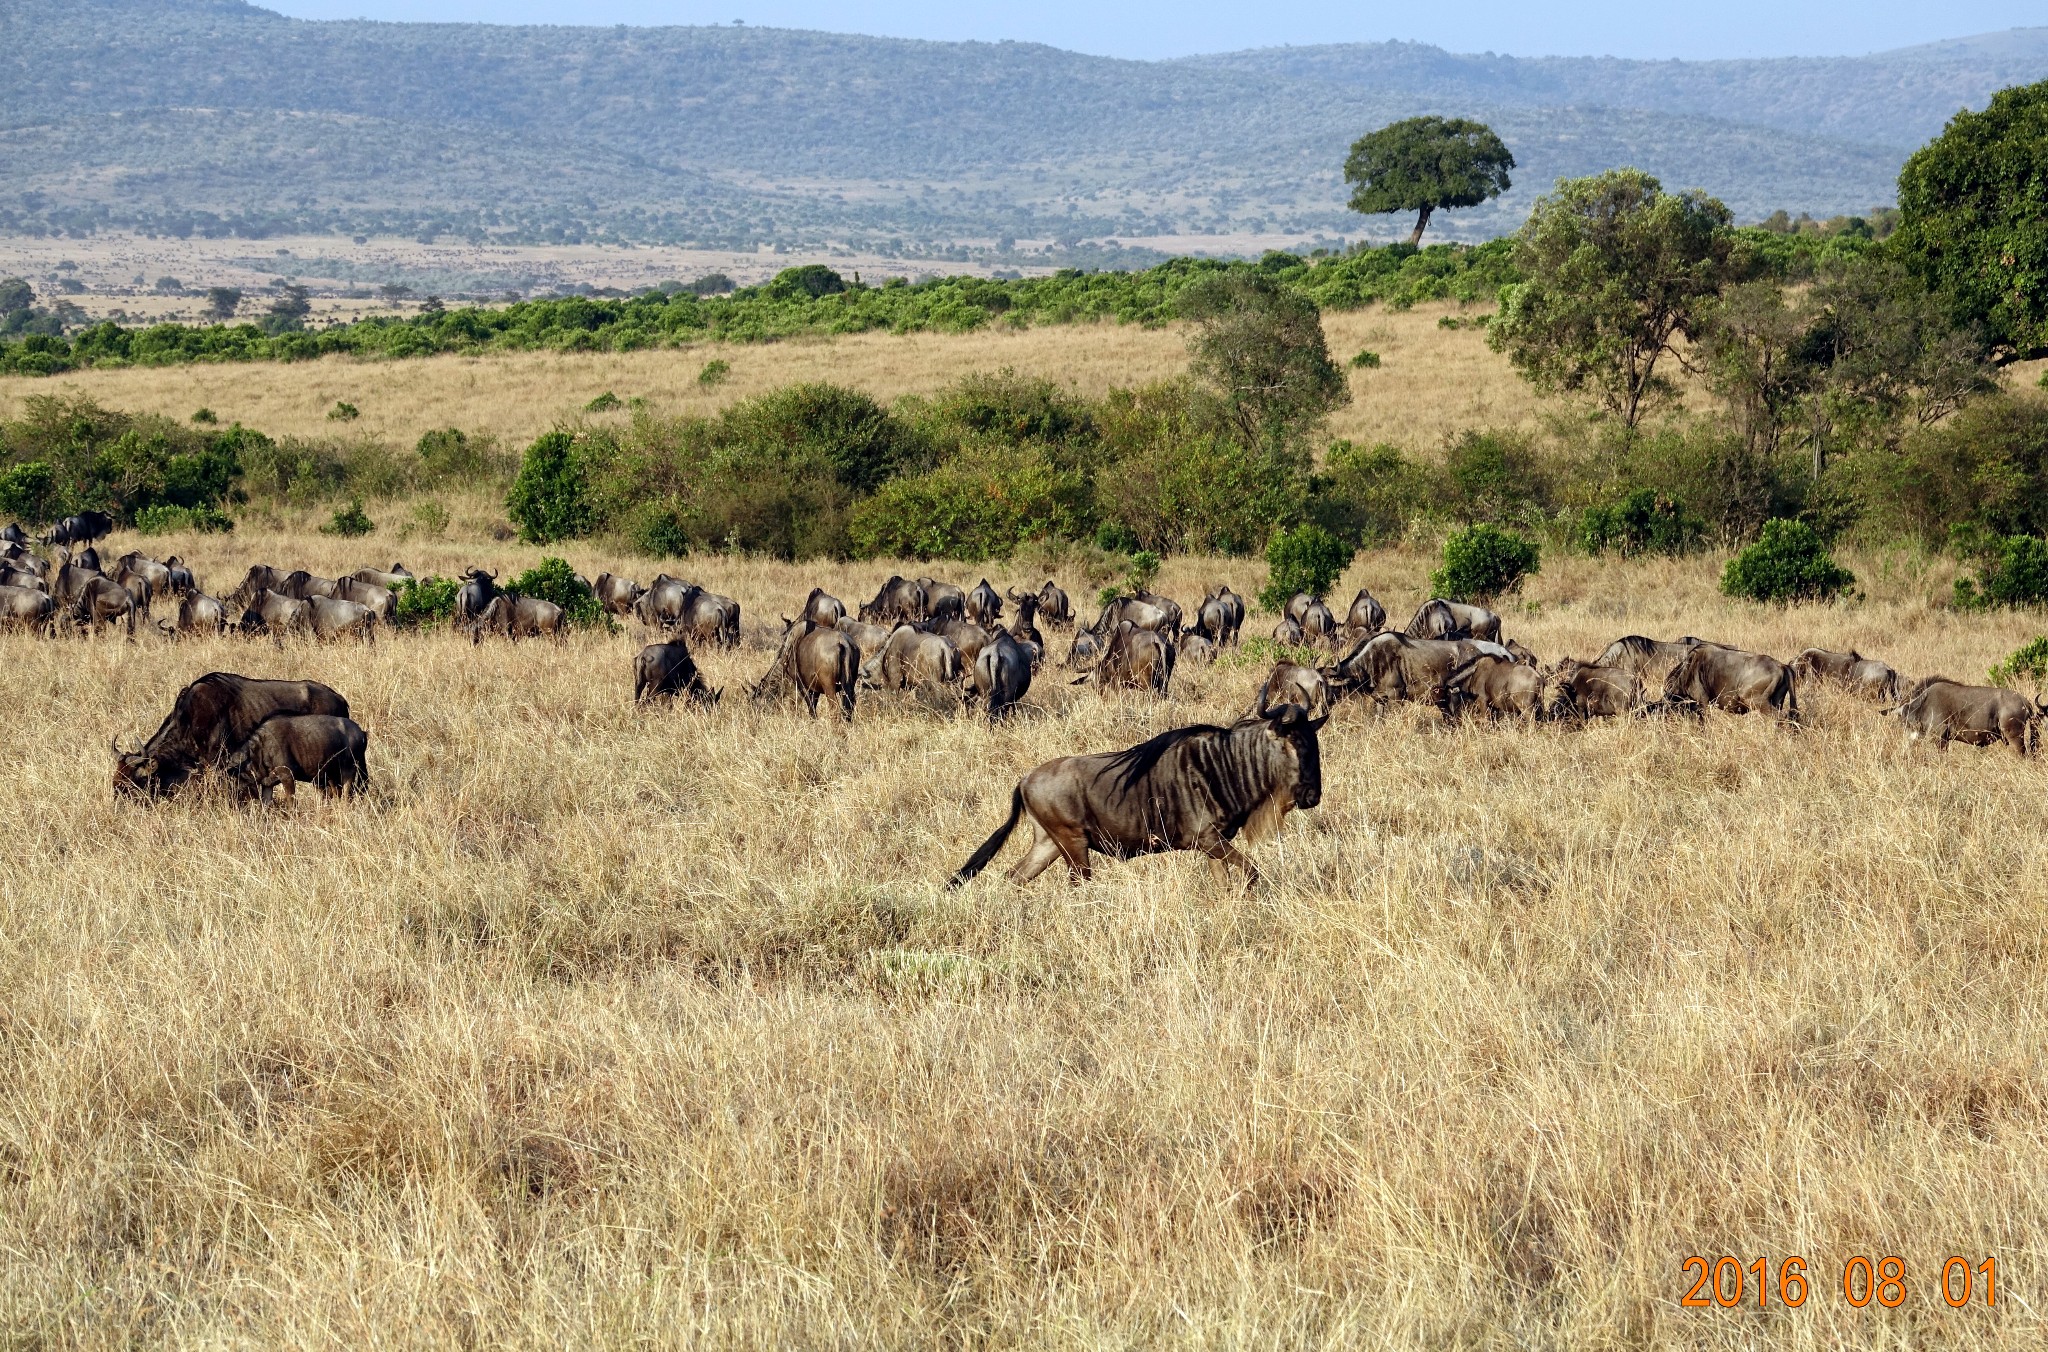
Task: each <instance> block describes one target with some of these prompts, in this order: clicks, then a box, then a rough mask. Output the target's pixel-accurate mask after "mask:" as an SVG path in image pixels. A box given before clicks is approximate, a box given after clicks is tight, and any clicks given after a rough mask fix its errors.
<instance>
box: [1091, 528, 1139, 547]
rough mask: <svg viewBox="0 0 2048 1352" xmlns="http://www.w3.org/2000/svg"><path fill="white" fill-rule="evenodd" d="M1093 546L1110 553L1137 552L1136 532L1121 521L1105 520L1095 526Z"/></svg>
mask: <svg viewBox="0 0 2048 1352" xmlns="http://www.w3.org/2000/svg"><path fill="white" fill-rule="evenodd" d="M1095 547H1096V548H1097V549H1104V550H1108V551H1109V552H1110V553H1112V554H1135V553H1137V552H1138V534H1137V532H1136V531H1134V530H1132V529H1131V528H1130V527H1129V526H1126V525H1125V524H1124V523H1123V522H1121V521H1105V522H1103V523H1102V524H1101V525H1099V526H1097V527H1096V528H1095Z"/></svg>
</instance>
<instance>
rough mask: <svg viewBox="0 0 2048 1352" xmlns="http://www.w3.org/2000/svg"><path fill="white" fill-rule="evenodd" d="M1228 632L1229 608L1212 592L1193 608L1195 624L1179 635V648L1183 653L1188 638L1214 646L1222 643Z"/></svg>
mask: <svg viewBox="0 0 2048 1352" xmlns="http://www.w3.org/2000/svg"><path fill="white" fill-rule="evenodd" d="M1229 632H1230V606H1229V605H1228V604H1227V603H1226V602H1225V601H1224V600H1223V598H1222V597H1220V596H1217V595H1216V594H1215V593H1214V592H1211V593H1210V594H1209V595H1207V596H1204V597H1203V598H1202V603H1201V604H1200V605H1198V606H1196V607H1195V622H1194V624H1193V625H1192V626H1190V627H1189V628H1188V629H1187V630H1186V632H1184V633H1183V634H1182V635H1181V647H1182V650H1183V651H1185V650H1186V647H1187V641H1188V640H1189V639H1190V638H1200V639H1201V640H1202V641H1203V642H1205V643H1208V644H1211V645H1215V644H1219V643H1222V642H1223V641H1224V640H1223V636H1224V635H1225V634H1228V633H1229Z"/></svg>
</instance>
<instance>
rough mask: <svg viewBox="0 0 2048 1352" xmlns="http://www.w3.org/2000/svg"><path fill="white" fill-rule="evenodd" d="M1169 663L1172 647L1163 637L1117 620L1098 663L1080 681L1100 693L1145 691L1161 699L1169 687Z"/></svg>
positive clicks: (1171, 665) (1172, 654)
mask: <svg viewBox="0 0 2048 1352" xmlns="http://www.w3.org/2000/svg"><path fill="white" fill-rule="evenodd" d="M1173 659H1174V647H1173V644H1171V643H1169V642H1168V641H1167V639H1166V637H1165V636H1164V635H1162V634H1158V633H1155V632H1153V631H1152V630H1150V629H1140V628H1139V627H1138V626H1137V625H1135V624H1132V623H1131V622H1130V621H1129V620H1118V621H1117V623H1116V627H1115V628H1114V629H1112V630H1110V632H1109V640H1108V642H1107V643H1105V644H1104V645H1103V650H1102V657H1101V659H1100V660H1098V661H1097V662H1096V664H1095V668H1094V670H1092V671H1090V672H1089V673H1088V674H1087V675H1086V676H1084V677H1082V678H1081V680H1083V681H1093V682H1094V683H1095V684H1096V686H1097V687H1098V688H1100V689H1103V690H1116V689H1127V690H1149V691H1151V692H1152V693H1153V694H1155V695H1158V696H1161V697H1162V698H1163V697H1164V696H1165V695H1166V693H1167V689H1168V687H1169V686H1171V685H1172V683H1173ZM1075 684H1077V685H1078V684H1080V682H1079V681H1077V682H1075Z"/></svg>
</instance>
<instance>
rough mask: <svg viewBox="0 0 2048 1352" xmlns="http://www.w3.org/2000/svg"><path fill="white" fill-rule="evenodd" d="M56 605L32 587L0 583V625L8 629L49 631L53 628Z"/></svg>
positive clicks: (44, 593) (47, 595) (48, 596)
mask: <svg viewBox="0 0 2048 1352" xmlns="http://www.w3.org/2000/svg"><path fill="white" fill-rule="evenodd" d="M56 619H57V603H56V602H55V601H54V600H52V599H51V598H50V595H49V593H47V592H42V591H37V590H36V589H35V588H33V587H11V586H8V585H6V584H4V583H0V624H4V625H6V626H7V627H8V628H10V629H42V630H46V631H47V630H49V629H52V628H53V627H54V626H55V623H56Z"/></svg>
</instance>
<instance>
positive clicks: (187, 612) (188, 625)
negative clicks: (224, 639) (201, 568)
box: [157, 591, 228, 635]
mask: <svg viewBox="0 0 2048 1352" xmlns="http://www.w3.org/2000/svg"><path fill="white" fill-rule="evenodd" d="M157 627H158V628H160V629H162V630H163V631H164V632H165V633H166V634H172V635H178V634H193V635H197V634H218V633H222V632H224V631H225V630H226V629H227V627H228V608H227V607H226V606H225V605H223V604H221V603H220V602H219V601H217V600H215V599H214V598H213V597H211V596H208V595H207V594H206V593H205V592H202V591H188V592H186V593H185V594H184V595H183V596H181V597H179V598H178V622H177V623H176V624H164V623H162V622H161V621H159V622H158V625H157Z"/></svg>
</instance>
